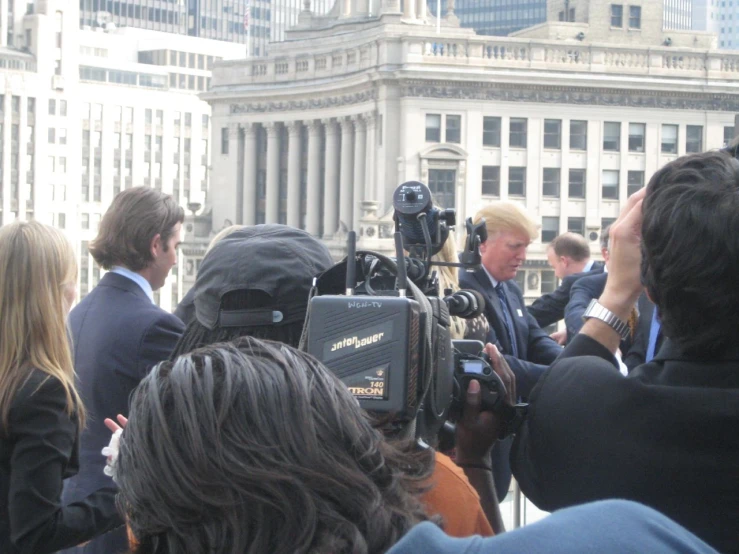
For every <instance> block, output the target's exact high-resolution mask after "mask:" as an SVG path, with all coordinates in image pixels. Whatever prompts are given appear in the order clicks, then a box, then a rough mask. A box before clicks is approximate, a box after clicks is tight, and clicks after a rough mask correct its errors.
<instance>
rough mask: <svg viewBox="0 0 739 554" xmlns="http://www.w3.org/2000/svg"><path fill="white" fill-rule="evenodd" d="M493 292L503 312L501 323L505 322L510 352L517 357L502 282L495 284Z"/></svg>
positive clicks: (516, 347) (509, 310) (508, 308)
mask: <svg viewBox="0 0 739 554" xmlns="http://www.w3.org/2000/svg"><path fill="white" fill-rule="evenodd" d="M495 292H496V293H498V299H499V300H500V310H501V311H502V312H503V323H504V324H505V328H506V331H507V332H508V340H509V341H510V343H511V351H510V354H511V355H512V356H514V357H515V358H518V345H517V344H516V334H515V333H514V331H513V329H514V327H513V319H512V318H511V309H510V307H509V306H508V299H507V298H506V294H505V292H504V291H503V283H498V284H497V285H496V286H495Z"/></svg>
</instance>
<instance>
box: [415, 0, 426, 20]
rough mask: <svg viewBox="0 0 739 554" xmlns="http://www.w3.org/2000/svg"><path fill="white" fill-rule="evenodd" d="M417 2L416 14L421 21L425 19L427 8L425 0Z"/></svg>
mask: <svg viewBox="0 0 739 554" xmlns="http://www.w3.org/2000/svg"><path fill="white" fill-rule="evenodd" d="M417 1H418V4H417V5H416V16H417V17H418V19H420V20H421V21H425V20H426V11H427V9H428V7H427V5H426V0H417Z"/></svg>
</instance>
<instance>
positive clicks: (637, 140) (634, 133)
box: [629, 123, 646, 152]
mask: <svg viewBox="0 0 739 554" xmlns="http://www.w3.org/2000/svg"><path fill="white" fill-rule="evenodd" d="M645 129H646V125H645V124H644V123H629V152H644V134H645Z"/></svg>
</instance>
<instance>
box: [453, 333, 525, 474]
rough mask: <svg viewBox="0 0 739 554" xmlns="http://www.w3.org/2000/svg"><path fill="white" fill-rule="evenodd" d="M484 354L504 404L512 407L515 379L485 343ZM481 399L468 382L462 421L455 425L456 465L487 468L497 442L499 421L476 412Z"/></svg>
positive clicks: (476, 384)
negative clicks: (499, 385)
mask: <svg viewBox="0 0 739 554" xmlns="http://www.w3.org/2000/svg"><path fill="white" fill-rule="evenodd" d="M485 353H486V354H487V355H488V356H489V357H490V360H491V362H492V365H493V370H494V371H495V373H497V374H498V377H500V379H501V381H503V384H504V385H505V388H506V397H505V399H504V401H505V403H506V404H510V405H514V404H515V403H516V377H515V375H514V374H513V371H512V370H511V368H510V367H509V366H508V362H506V361H505V358H503V355H502V354H501V353H500V352H499V351H498V349H497V348H496V347H495V345H493V344H490V343H488V344H487V345H486V346H485ZM481 399H482V395H481V392H480V383H479V382H478V381H476V380H472V381H470V384H469V386H468V387H467V396H466V398H465V403H464V408H463V410H462V417H461V419H460V420H459V421H458V422H457V430H456V445H457V457H456V460H457V463H459V464H487V465H489V464H490V451H491V450H492V448H493V444H495V441H496V440H498V437H499V436H500V431H501V429H502V425H501V423H500V420H499V418H498V417H497V416H496V415H495V414H493V413H492V412H482V411H480V404H481Z"/></svg>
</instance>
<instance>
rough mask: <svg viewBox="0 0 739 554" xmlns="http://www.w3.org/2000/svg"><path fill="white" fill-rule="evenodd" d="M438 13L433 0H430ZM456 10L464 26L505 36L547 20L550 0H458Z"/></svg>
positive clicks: (430, 6)
mask: <svg viewBox="0 0 739 554" xmlns="http://www.w3.org/2000/svg"><path fill="white" fill-rule="evenodd" d="M429 8H430V9H431V10H432V13H436V12H435V10H436V4H435V1H434V0H431V1H430V2H429ZM454 13H455V14H456V15H457V17H459V21H460V23H461V25H462V27H471V28H473V29H474V30H475V31H476V32H477V33H478V34H481V35H500V36H504V35H507V34H509V33H513V32H515V31H519V30H521V29H525V28H526V27H531V26H533V25H538V24H539V23H544V22H545V21H546V20H547V0H457V1H456V2H455V7H454Z"/></svg>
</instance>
